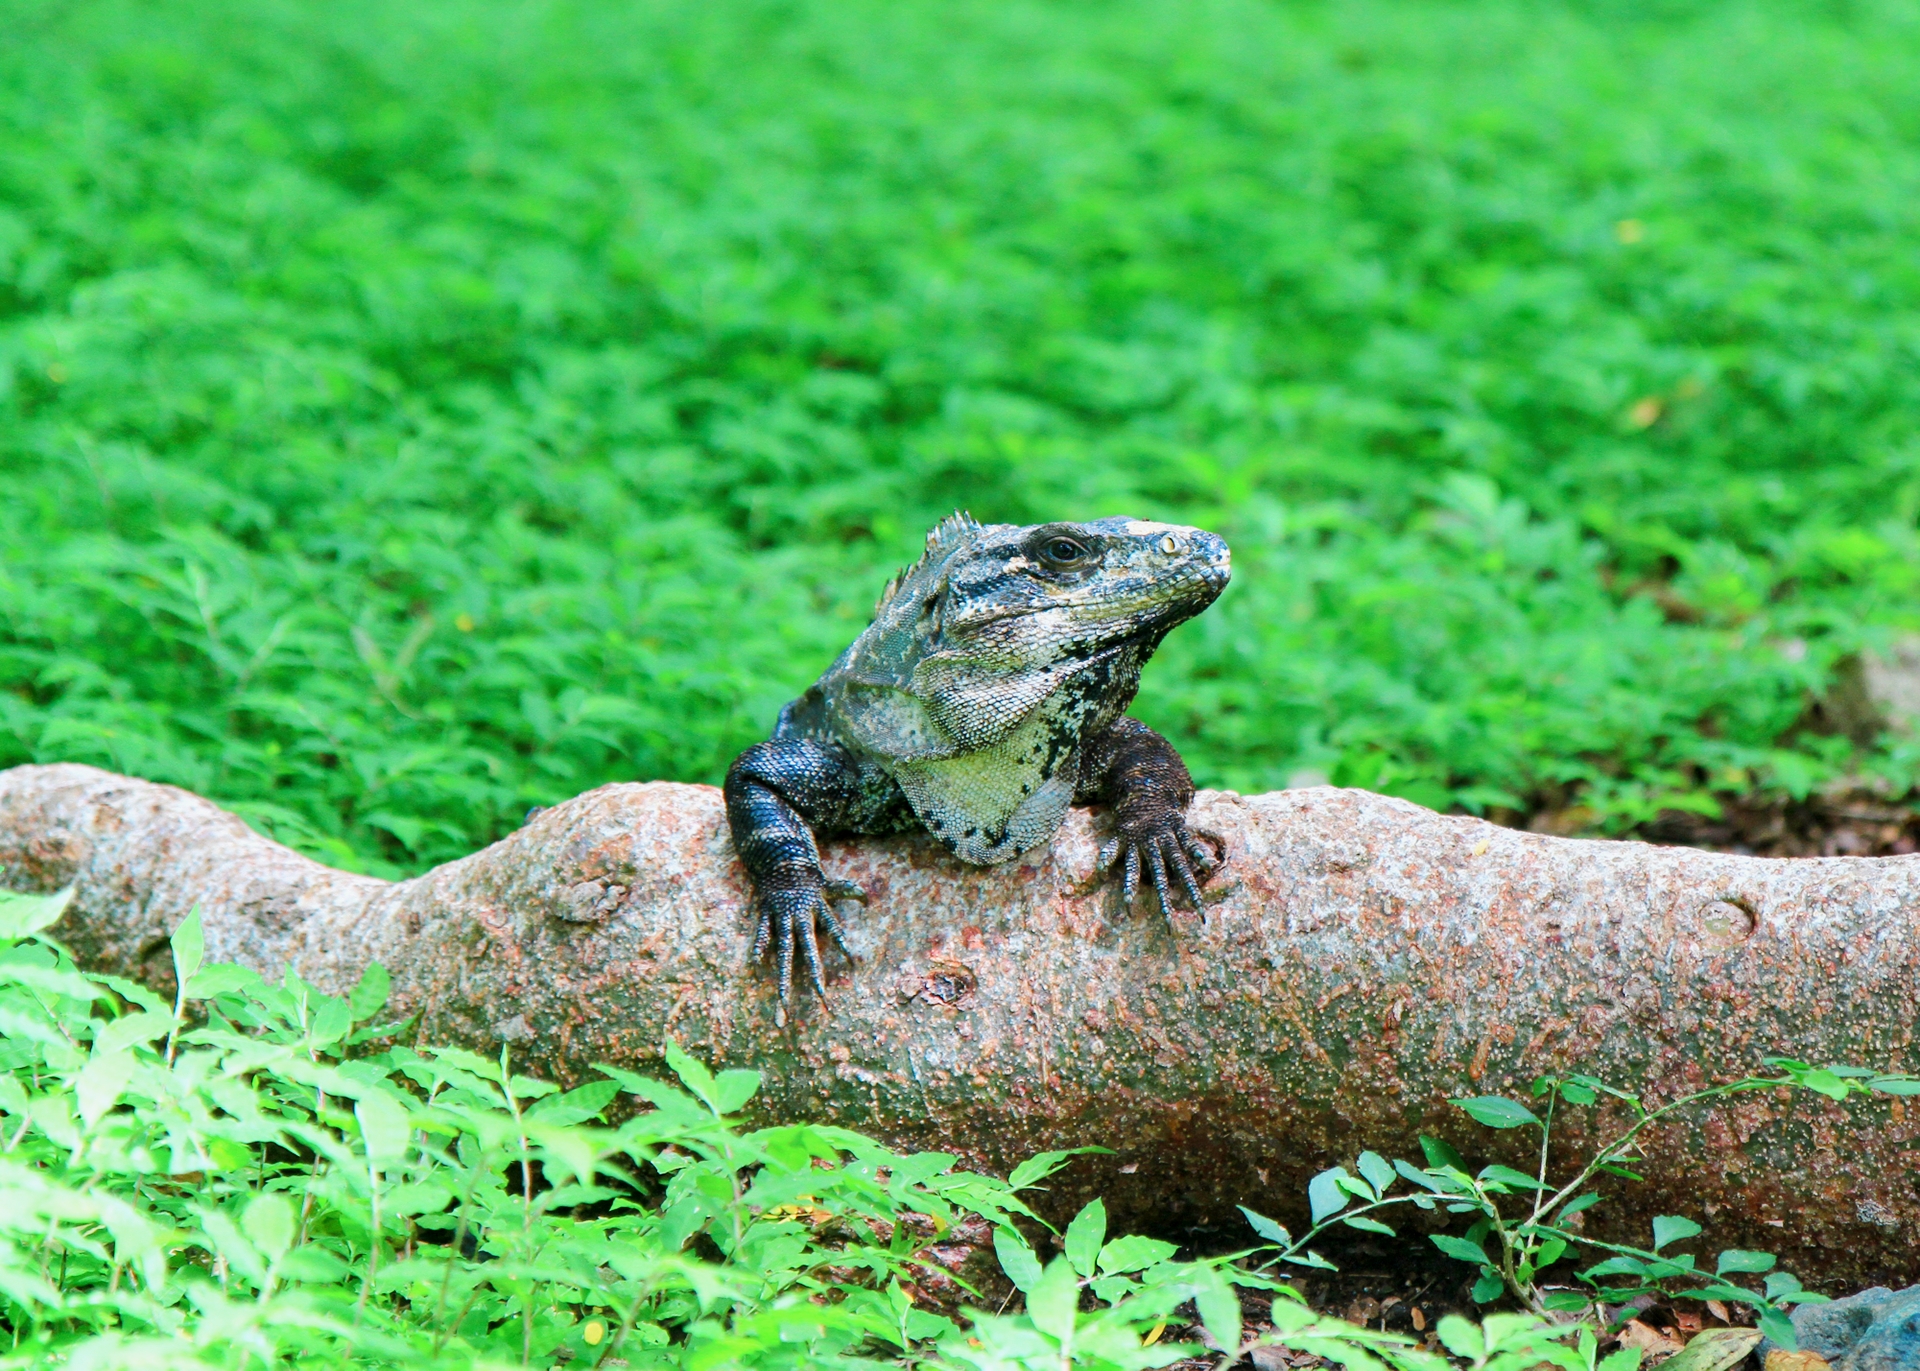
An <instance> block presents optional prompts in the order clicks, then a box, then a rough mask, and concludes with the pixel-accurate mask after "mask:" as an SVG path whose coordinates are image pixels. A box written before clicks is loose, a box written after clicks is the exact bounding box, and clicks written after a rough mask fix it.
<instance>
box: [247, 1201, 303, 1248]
mask: <svg viewBox="0 0 1920 1371" xmlns="http://www.w3.org/2000/svg"><path fill="white" fill-rule="evenodd" d="M293 1225H294V1214H293V1205H292V1203H291V1202H290V1201H289V1200H288V1199H287V1197H286V1196H285V1195H283V1194H281V1193H280V1192H278V1191H269V1192H268V1193H267V1194H264V1195H260V1196H258V1197H256V1198H255V1200H254V1201H253V1203H252V1204H249V1205H248V1206H247V1211H246V1213H245V1214H243V1215H241V1217H240V1229H241V1231H242V1232H244V1233H245V1234H246V1235H247V1240H248V1241H249V1242H251V1243H252V1244H253V1245H254V1246H255V1247H257V1248H259V1249H260V1253H261V1255H262V1256H264V1257H266V1259H267V1260H268V1261H270V1262H271V1261H274V1260H276V1259H277V1258H279V1256H280V1255H281V1254H282V1253H284V1252H285V1251H286V1250H287V1249H288V1248H289V1247H291V1246H292V1245H293Z"/></svg>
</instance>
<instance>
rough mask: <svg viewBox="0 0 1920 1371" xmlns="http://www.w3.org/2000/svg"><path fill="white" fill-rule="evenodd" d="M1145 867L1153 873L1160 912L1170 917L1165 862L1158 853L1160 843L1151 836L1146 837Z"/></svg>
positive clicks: (1170, 909)
mask: <svg viewBox="0 0 1920 1371" xmlns="http://www.w3.org/2000/svg"><path fill="white" fill-rule="evenodd" d="M1147 869H1148V870H1149V871H1150V872H1152V873H1153V889H1154V893H1155V894H1157V895H1159V897H1160V912H1161V913H1162V914H1163V915H1165V916H1166V917H1167V918H1169V919H1171V918H1172V917H1173V901H1172V900H1170V899H1168V898H1167V863H1166V859H1165V858H1163V857H1162V856H1161V855H1160V844H1159V843H1158V842H1156V841H1154V840H1153V839H1152V838H1149V839H1147Z"/></svg>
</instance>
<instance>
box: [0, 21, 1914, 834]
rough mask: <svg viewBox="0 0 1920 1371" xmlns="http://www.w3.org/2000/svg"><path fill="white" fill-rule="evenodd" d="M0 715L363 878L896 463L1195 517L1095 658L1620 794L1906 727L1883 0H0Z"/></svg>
mask: <svg viewBox="0 0 1920 1371" xmlns="http://www.w3.org/2000/svg"><path fill="white" fill-rule="evenodd" d="M6 31H7V41H6V42H5V43H4V44H0V765H5V764H11V763H15V762H20V761H26V760H45V761H51V760H78V761H89V762H94V763H98V764H101V765H105V766H109V767H113V768H116V769H119V770H124V771H129V772H133V773H136V774H139V775H144V776H149V777H153V778H156V779H160V780H166V781H172V782H176V783H179V784H182V785H185V786H188V787H190V788H192V789H194V790H197V791H200V792H202V793H205V794H208V795H210V796H212V797H214V798H216V799H218V800H219V801H221V802H222V803H225V804H228V805H230V806H233V807H236V808H237V809H239V810H240V811H241V812H242V813H244V814H245V815H246V816H247V817H248V818H249V819H251V820H252V821H253V822H255V823H256V824H258V825H260V826H262V827H263V828H265V829H267V830H269V831H271V832H273V833H274V834H275V835H277V836H279V837H281V838H282V839H284V840H286V841H289V842H292V843H294V844H296V845H297V846H300V847H301V848H303V849H304V850H307V851H310V852H312V853H314V854H316V855H318V856H321V857H323V858H325V859H327V860H331V861H334V862H338V863H344V864H349V865H354V866H358V867H361V868H364V869H371V870H376V871H381V872H395V871H402V870H416V869H419V868H420V867H421V866H423V865H424V864H427V863H430V862H433V861H437V860H441V859H444V858H447V857H451V856H455V855H458V854H461V853H464V852H466V851H468V850H471V849H472V848H474V847H475V846H477V845H479V844H481V843H484V842H486V841H488V840H490V839H492V838H494V837H497V836H499V835H500V834H501V833H502V832H504V831H506V830H508V829H509V828H511V827H512V826H513V825H514V824H515V823H516V822H517V821H518V818H519V816H520V815H521V814H522V813H523V812H524V810H525V809H526V808H527V807H528V806H529V805H531V804H535V803H546V802H551V801H553V800H555V799H557V798H560V797H564V796H567V795H571V794H574V793H576V792H578V791H579V790H581V789H583V788H585V787H587V786H590V785H593V784H597V783H600V782H603V781H608V780H615V779H644V778H654V777H666V778H677V779H683V780H709V781H710V780H715V779H717V778H718V776H719V775H720V773H721V770H722V769H723V767H724V766H725V763H726V761H727V760H728V759H729V758H730V757H731V756H732V755H733V753H734V752H736V751H737V750H738V749H739V748H740V747H742V746H743V745H745V744H746V743H747V742H749V741H751V740H753V739H755V738H757V737H760V736H763V735H764V733H765V731H766V730H767V728H768V727H769V725H770V724H771V721H772V718H773V715H774V713H775V711H776V709H777V708H778V706H779V705H780V704H781V703H782V702H783V701H784V700H785V699H787V698H790V697H791V695H792V694H794V693H795V692H796V691H797V690H798V689H799V688H801V687H802V686H804V685H805V684H806V683H807V682H808V681H809V680H810V679H811V678H812V677H813V676H814V675H815V674H817V672H818V671H819V670H820V669H821V668H823V667H824V666H825V665H826V664H827V662H828V661H830V660H831V658H832V656H833V655H834V654H835V652H837V651H838V649H839V648H840V647H841V646H842V645H843V644H844V643H845V642H846V641H847V640H848V639H849V638H850V637H851V635H852V634H853V633H854V631H855V630H856V629H857V628H858V626H859V624H860V623H861V622H862V615H863V614H864V612H865V610H866V608H867V606H868V605H869V604H870V603H871V600H872V597H873V595H874V594H875V592H876V591H877V589H878V587H879V585H880V583H881V581H882V579H883V577H884V575H885V574H886V572H887V571H888V570H889V569H890V568H892V567H893V566H896V565H898V564H900V563H901V562H903V561H905V560H907V559H909V558H910V557H911V556H912V555H913V553H914V551H915V548H916V545H917V542H918V539H919V537H920V534H921V531H922V530H923V529H924V528H925V527H926V526H927V525H928V524H929V523H931V522H932V521H933V520H934V519H935V518H936V517H938V516H939V515H940V514H942V513H944V512H946V511H947V510H948V509H950V508H952V507H953V506H956V505H962V506H967V507H969V508H971V509H972V511H973V512H974V513H975V514H977V515H979V516H981V517H983V518H987V519H1005V520H1023V521H1024V520H1037V519H1043V518H1056V517H1062V516H1067V517H1072V516H1097V515H1102V514H1107V513H1114V512H1125V511H1132V512H1137V513H1140V514H1143V515H1151V516H1158V517H1164V518H1171V519H1178V520H1183V521H1188V522H1195V523H1200V524H1203V525H1206V526H1208V527H1212V528H1215V529H1217V530H1219V531H1221V532H1222V533H1224V534H1225V535H1226V536H1227V537H1228V538H1229V539H1230V541H1231V542H1232V544H1233V546H1234V551H1235V558H1236V583H1235V585H1234V586H1233V587H1232V588H1231V589H1230V590H1229V591H1228V593H1227V596H1226V597H1225V598H1224V599H1223V600H1222V601H1221V603H1220V604H1219V605H1218V606H1216V607H1215V608H1214V609H1213V610H1212V611H1210V612H1209V613H1208V614H1207V615H1206V616H1204V617H1203V618H1202V619H1201V620H1199V621H1197V622H1196V623H1195V624H1193V625H1191V626H1189V627H1186V628H1183V629H1182V630H1181V631H1180V632H1179V633H1178V634H1176V635H1175V636H1174V638H1173V639H1172V640H1171V641H1170V642H1169V643H1168V645H1167V647H1166V648H1165V649H1164V650H1163V652H1162V653H1161V656H1160V658H1159V660H1157V661H1156V662H1155V664H1154V665H1153V667H1152V668H1151V669H1150V671H1149V673H1148V677H1147V683H1146V688H1145V691H1144V693H1143V695H1142V698H1141V701H1140V705H1139V712H1140V713H1141V714H1142V715H1143V717H1145V718H1146V719H1147V720H1148V721H1149V722H1151V723H1152V724H1154V725H1155V726H1157V727H1159V728H1161V729H1163V730H1164V731H1166V732H1167V733H1168V734H1170V736H1172V737H1173V738H1174V739H1175V740H1176V742H1177V743H1178V744H1179V746H1180V747H1181V748H1182V750H1183V751H1184V752H1185V754H1186V756H1187V757H1188V759H1189V760H1190V762H1191V763H1192V765H1193V768H1194V770H1195V772H1196V774H1197V775H1198V777H1199V778H1200V780H1201V781H1202V782H1203V783H1210V784H1224V785H1230V786H1234V787H1238V788H1242V789H1249V790H1255V789H1265V788H1271V787H1274V786H1278V785H1281V784H1284V783H1286V782H1287V781H1288V780H1289V778H1291V777H1294V776H1297V775H1299V774H1301V773H1317V774H1321V775H1324V776H1327V777H1330V778H1331V779H1333V780H1335V781H1338V782H1342V783H1349V784H1358V785H1365V786H1371V787H1375V788H1379V789H1384V790H1388V791H1391V792H1394V793H1398V794H1402V795H1405V796H1408V797H1411V798H1414V799H1417V800H1420V801H1422V802H1424V803H1430V804H1435V805H1439V806H1442V807H1445V806H1459V807H1465V808H1468V809H1473V810H1480V811H1486V812H1492V813H1495V814H1501V815H1507V814H1512V815H1522V814H1526V813H1528V812H1531V811H1534V810H1538V809H1542V808H1549V809H1566V808H1568V807H1571V806H1581V807H1584V808H1585V809H1586V810H1587V811H1589V812H1590V813H1591V815H1592V822H1593V823H1595V824H1597V825H1600V826H1602V827H1608V828H1612V829H1618V828H1621V827H1623V826H1626V825H1631V824H1633V823H1635V822H1639V821H1642V820H1645V819H1647V818H1649V817H1650V816H1652V815H1654V814H1655V813H1657V812H1658V811H1659V810H1660V809H1662V808H1663V807H1678V808H1691V809H1711V808H1712V807H1713V805H1714V804H1715V803H1716V798H1715V797H1716V796H1721V795H1732V794H1748V793H1751V792H1754V791H1773V792H1778V793H1783V794H1805V793H1807V792H1808V791H1810V790H1811V789H1812V788H1814V787H1817V786H1819V785H1821V784H1823V783H1825V782H1826V781H1828V780H1830V779H1833V778H1836V777H1840V776H1843V775H1846V774H1849V773H1853V772H1861V771H1864V772H1869V773H1872V772H1877V773H1880V774H1883V775H1885V776H1887V777H1889V778H1891V780H1892V782H1893V784H1894V786H1895V788H1896V789H1898V790H1904V789H1905V788H1906V787H1907V785H1908V784H1909V781H1910V778H1911V774H1912V763H1913V761H1914V753H1913V749H1912V747H1911V745H1910V744H1907V743H1905V742H1902V741H1897V740H1896V741H1888V740H1884V739H1883V740H1881V741H1880V742H1879V743H1877V744H1871V745H1869V746H1868V747H1867V748H1866V749H1865V750H1864V751H1857V750H1856V744H1855V742H1854V741H1852V740H1850V739H1848V738H1847V737H1844V736H1827V735H1823V734H1821V733H1819V732H1817V731H1815V730H1813V729H1811V728H1809V727H1807V726H1806V725H1805V720H1804V711H1805V706H1806V702H1807V699H1808V697H1809V693H1810V692H1817V691H1819V690H1820V689H1822V688H1823V686H1824V685H1825V683H1826V682H1827V681H1828V680H1829V678H1830V676H1831V674H1832V672H1833V669H1834V666H1835V663H1836V662H1838V661H1840V660H1841V659H1843V658H1844V657H1846V656H1847V655H1848V654H1851V653H1855V652H1857V651H1859V650H1861V649H1863V648H1868V647H1871V646H1872V645H1873V644H1875V643H1876V642H1883V641H1884V640H1885V639H1886V638H1887V637H1888V635H1890V634H1893V633H1895V632H1897V631H1900V630H1902V629H1905V628H1910V627H1912V626H1914V622H1915V620H1916V618H1920V610H1916V609H1915V605H1916V603H1920V601H1917V600H1916V596H1915V590H1916V585H1915V577H1916V575H1920V571H1916V568H1920V555H1917V554H1920V548H1917V547H1916V542H1915V518H1916V513H1920V446H1917V445H1916V440H1915V433H1916V429H1917V428H1920V366H1916V361H1917V360H1920V358H1917V357H1916V351H1917V350H1920V331H1917V330H1916V325H1915V320H1916V318H1920V313H1916V305H1917V304H1920V263H1917V262H1916V259H1915V257H1914V254H1913V253H1912V250H1911V245H1912V243H1913V241H1914V240H1915V237H1916V229H1917V228H1920V223H1916V219H1917V218H1920V184H1917V183H1920V154H1917V151H1916V148H1917V134H1920V127H1917V125H1916V121H1917V120H1920V113H1916V109H1915V106H1914V103H1913V101H1912V99H1911V92H1912V91H1913V90H1914V89H1915V88H1916V86H1917V85H1920V19H1916V16H1915V13H1914V11H1913V9H1912V7H1911V6H1903V5H1898V4H1894V3H1891V0H1848V3H1837V4H1821V3H1814V2H1813V0H1804V3H1803V2H1802V0H1789V2H1788V3H1777V4H1774V3H1769V4H1761V3H1738V2H1737V0H1727V2H1726V3H1709V2H1708V0H1678V2H1677V3H1669V4H1660V5H1638V6H1628V5H1619V4H1613V3H1608V0H1584V2H1583V3H1574V2H1573V0H1566V2H1564V3H1553V4H1544V5H1531V4H1528V5H1523V4H1519V3H1511V2H1510V0H1436V3H1432V4H1411V3H1405V2H1404V0H1355V3H1347V4H1339V5H1334V4H1326V3H1319V2H1318V0H1207V3H1204V4H1200V5H1194V6H1182V7H1178V8H1176V9H1169V8H1167V7H1165V6H1154V5H1150V4H1145V3H1135V2H1134V0H1119V2H1118V3H1113V4H1105V5H1084V4H1073V3H1066V2H1065V0H1059V2H1058V3H1036V2H1035V0H1011V2H1007V0H995V2H994V3H986V4H961V5H950V4H949V5H938V6H935V5H926V4H917V3H909V4H898V3H896V4H876V3H868V0H853V2H852V3H839V4H826V3H816V2H815V0H739V2H738V3H729V4H725V5H707V4H692V3H681V2H680V0H666V2H665V3H660V4H648V5H615V6H609V5H588V4H580V3H573V2H571V0H543V2H541V3H533V0H524V2H517V0H420V3H416V4H409V5H404V6H393V5H373V4H369V3H365V0H343V2H342V3H338V4H329V5H312V4H297V3H292V0H208V3H202V4H196V5H186V4H183V3H178V0H159V3H154V4H146V3H142V4H135V3H132V0H82V3H77V4H64V3H63V4H55V3H53V2H52V0H19V3H15V4H13V5H10V6H9V8H8V11H7V21H6Z"/></svg>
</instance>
